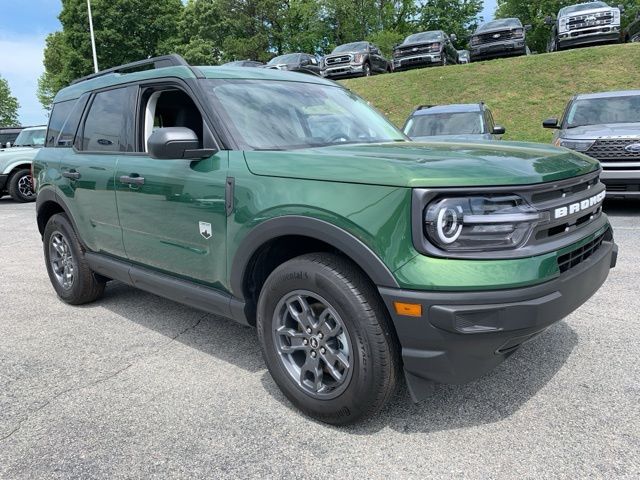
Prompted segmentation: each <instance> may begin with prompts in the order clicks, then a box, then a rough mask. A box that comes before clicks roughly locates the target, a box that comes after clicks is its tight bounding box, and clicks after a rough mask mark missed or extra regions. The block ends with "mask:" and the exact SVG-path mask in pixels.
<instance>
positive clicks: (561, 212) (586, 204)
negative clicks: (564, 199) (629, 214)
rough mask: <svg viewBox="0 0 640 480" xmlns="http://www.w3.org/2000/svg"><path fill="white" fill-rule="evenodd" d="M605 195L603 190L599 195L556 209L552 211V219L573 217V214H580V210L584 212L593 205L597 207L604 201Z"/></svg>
mask: <svg viewBox="0 0 640 480" xmlns="http://www.w3.org/2000/svg"><path fill="white" fill-rule="evenodd" d="M606 194H607V192H606V190H603V191H602V192H600V193H599V194H597V195H594V196H593V197H589V198H585V199H584V200H582V201H580V202H576V203H571V204H569V205H566V206H564V207H559V208H556V209H555V210H554V211H553V218H562V217H566V216H567V215H573V214H574V213H578V212H581V211H582V210H586V209H587V208H590V207H593V206H594V205H598V204H599V203H601V202H602V201H603V200H604V197H605V196H606Z"/></svg>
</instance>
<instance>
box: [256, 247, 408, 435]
mask: <svg viewBox="0 0 640 480" xmlns="http://www.w3.org/2000/svg"><path fill="white" fill-rule="evenodd" d="M305 305H306V308H305ZM305 310H306V311H307V312H309V313H311V314H312V318H311V320H309V317H307V316H305V315H304V312H305ZM293 312H295V313H293ZM296 318H297V319H296ZM303 325H307V326H308V327H309V328H310V329H311V333H308V330H306V328H304V327H303ZM257 330H258V337H259V340H260V344H261V346H262V352H263V356H264V359H265V363H266V364H267V367H268V369H269V372H270V373H271V376H272V377H273V379H274V381H275V382H276V384H277V385H278V386H279V387H280V389H281V390H282V392H283V393H284V395H285V396H286V397H287V398H288V399H289V400H290V401H291V403H293V404H294V405H295V406H296V407H297V408H299V409H300V410H301V411H303V412H304V413H305V414H307V415H309V416H310V417H313V418H315V419H317V420H320V421H322V422H325V423H330V424H334V425H344V424H349V423H354V422H356V421H358V420H360V419H362V418H366V417H370V416H372V415H374V414H376V413H377V412H378V411H380V409H381V408H382V407H383V406H384V405H385V404H386V403H387V401H388V399H389V398H390V396H391V395H392V393H393V392H394V390H395V386H396V382H397V378H398V368H399V367H398V365H399V360H398V346H397V345H398V342H397V339H396V337H395V332H394V331H393V329H392V328H391V326H390V320H389V315H388V312H387V310H386V307H385V306H384V304H383V303H382V301H381V300H380V298H379V296H378V293H377V291H376V290H375V288H374V287H373V285H372V284H371V282H370V281H369V279H368V278H367V277H366V276H365V275H364V274H363V273H362V272H361V271H360V270H359V269H358V268H357V267H356V266H355V265H353V264H352V263H351V262H350V261H348V260H346V259H344V258H343V257H340V256H338V255H334V254H328V253H313V254H307V255H302V256H300V257H296V258H294V259H292V260H290V261H288V262H285V263H284V264H282V265H280V266H279V267H278V268H276V269H275V270H274V271H273V272H272V273H271V275H269V277H268V278H267V281H266V282H265V284H264V287H263V289H262V291H261V293H260V299H259V301H258V315H257ZM277 331H282V332H283V333H281V334H278V333H277ZM323 333H324V335H323ZM292 347H293V348H292ZM325 347H326V348H325ZM314 352H315V353H314ZM345 360H346V363H345ZM332 372H333V374H332ZM336 374H337V375H336Z"/></svg>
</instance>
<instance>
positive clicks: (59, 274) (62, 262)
mask: <svg viewBox="0 0 640 480" xmlns="http://www.w3.org/2000/svg"><path fill="white" fill-rule="evenodd" d="M49 262H50V264H51V270H52V271H53V274H54V276H55V278H56V280H57V281H58V283H59V284H60V286H61V287H62V288H64V289H65V290H70V289H71V288H72V287H73V282H74V281H75V270H76V265H75V261H74V259H73V254H72V252H71V247H70V246H69V242H68V241H67V239H66V237H65V236H64V234H62V233H60V232H59V231H55V232H53V234H52V235H51V237H50V240H49Z"/></svg>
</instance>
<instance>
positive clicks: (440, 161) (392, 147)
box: [245, 141, 599, 187]
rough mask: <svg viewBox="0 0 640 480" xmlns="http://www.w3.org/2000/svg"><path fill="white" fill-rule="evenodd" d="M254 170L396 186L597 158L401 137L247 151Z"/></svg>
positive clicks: (510, 178) (494, 177)
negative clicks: (375, 141) (390, 140)
mask: <svg viewBox="0 0 640 480" xmlns="http://www.w3.org/2000/svg"><path fill="white" fill-rule="evenodd" d="M245 159H246V161H247V166H248V168H249V170H250V171H251V172H252V173H253V174H255V175H264V176H275V177H286V178H299V179H308V180H320V181H331V182H349V183H362V184H372V185H388V186H396V187H466V186H491V185H525V184H532V183H542V182H550V181H555V180H561V179H564V178H570V177H575V176H578V175H584V174H586V173H589V172H592V171H595V170H597V169H598V168H599V164H598V162H597V161H596V160H593V159H591V158H589V157H587V156H586V155H581V154H578V153H575V152H572V151H570V150H567V149H564V148H562V149H560V148H556V147H553V146H547V145H543V144H537V143H515V142H489V141H477V142H473V143H471V142H468V143H454V142H423V143H416V142H401V143H381V144H358V145H336V146H330V147H321V148H305V149H300V150H290V151H247V152H245Z"/></svg>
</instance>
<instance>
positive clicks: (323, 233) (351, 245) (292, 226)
mask: <svg viewBox="0 0 640 480" xmlns="http://www.w3.org/2000/svg"><path fill="white" fill-rule="evenodd" d="M288 235H300V236H304V237H310V238H313V239H316V240H320V241H323V242H325V243H328V244H329V245H331V246H332V247H334V248H336V249H338V250H340V251H341V252H343V253H344V254H345V255H347V256H348V257H349V258H350V259H351V260H353V261H354V262H355V263H356V264H358V266H359V267H360V268H361V269H362V270H364V272H365V273H366V274H367V275H368V276H369V278H370V279H371V280H372V281H373V283H375V284H376V285H377V286H383V287H392V288H399V285H398V282H397V281H396V279H395V277H394V276H393V275H392V273H391V271H390V270H389V269H388V268H387V266H386V265H385V264H384V263H383V262H382V260H380V258H379V257H378V255H376V254H375V253H374V252H373V251H372V250H371V249H370V248H369V247H368V246H367V245H365V244H364V243H363V242H362V241H361V240H359V239H358V238H356V237H355V236H354V235H352V234H351V233H349V232H347V231H345V230H343V229H341V228H339V227H337V226H335V225H333V224H331V223H329V222H326V221H324V220H320V219H317V218H312V217H304V216H298V215H285V216H281V217H275V218H271V219H269V220H266V221H264V222H262V223H261V224H259V225H258V226H256V227H255V228H254V229H253V230H251V231H250V232H249V234H248V235H247V236H246V237H245V238H244V239H243V240H242V243H241V244H240V246H239V247H238V250H237V251H236V253H235V255H234V257H233V260H232V262H231V264H232V268H231V275H230V279H229V280H230V287H231V291H232V293H233V295H234V296H235V297H236V298H239V299H242V300H244V296H245V295H244V291H243V283H244V278H245V275H246V271H247V267H248V266H249V262H250V261H251V258H252V257H253V255H254V254H255V253H256V252H257V251H258V249H259V248H260V247H261V246H263V245H264V244H265V243H267V242H268V241H270V240H273V239H275V238H278V237H284V236H288Z"/></svg>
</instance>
